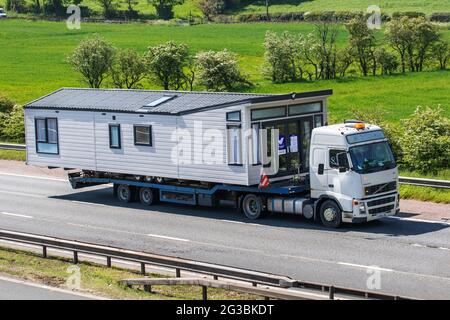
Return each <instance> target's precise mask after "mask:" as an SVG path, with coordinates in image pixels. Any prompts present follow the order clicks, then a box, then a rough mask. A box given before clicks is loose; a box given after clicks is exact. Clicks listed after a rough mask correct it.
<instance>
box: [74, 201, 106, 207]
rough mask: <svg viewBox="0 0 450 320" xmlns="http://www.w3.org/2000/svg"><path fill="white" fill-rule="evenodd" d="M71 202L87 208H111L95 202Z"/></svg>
mask: <svg viewBox="0 0 450 320" xmlns="http://www.w3.org/2000/svg"><path fill="white" fill-rule="evenodd" d="M70 202H72V203H76V204H84V205H87V206H97V207H110V206H108V205H106V204H101V203H94V202H84V201H78V200H70Z"/></svg>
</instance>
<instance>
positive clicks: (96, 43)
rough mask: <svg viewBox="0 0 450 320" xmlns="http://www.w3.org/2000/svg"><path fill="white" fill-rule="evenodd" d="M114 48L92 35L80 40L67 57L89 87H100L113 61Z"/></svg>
mask: <svg viewBox="0 0 450 320" xmlns="http://www.w3.org/2000/svg"><path fill="white" fill-rule="evenodd" d="M114 54H115V48H114V47H112V46H111V45H110V44H109V43H107V42H106V41H105V40H104V39H103V38H101V37H99V36H94V37H93V38H90V39H85V40H82V41H81V42H80V44H79V45H78V47H77V48H76V49H75V51H74V52H73V53H72V55H71V56H69V57H68V61H69V63H70V64H71V65H72V67H73V68H74V69H75V70H76V71H78V72H80V73H81V74H82V76H83V77H84V80H85V81H86V82H87V84H88V85H89V86H90V87H91V88H100V85H101V84H102V82H103V80H104V79H105V78H106V77H107V76H108V74H109V72H110V70H111V66H112V64H113V62H114Z"/></svg>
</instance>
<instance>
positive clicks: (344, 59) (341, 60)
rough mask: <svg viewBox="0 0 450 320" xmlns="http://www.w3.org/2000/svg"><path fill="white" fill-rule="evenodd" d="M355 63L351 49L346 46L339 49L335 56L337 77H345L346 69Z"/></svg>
mask: <svg viewBox="0 0 450 320" xmlns="http://www.w3.org/2000/svg"><path fill="white" fill-rule="evenodd" d="M354 61H355V52H354V50H353V48H352V47H350V46H346V47H344V48H342V49H339V50H338V51H337V54H336V73H337V76H339V77H341V78H342V77H345V73H346V72H347V70H348V68H349V67H350V66H351V65H352V63H353V62H354Z"/></svg>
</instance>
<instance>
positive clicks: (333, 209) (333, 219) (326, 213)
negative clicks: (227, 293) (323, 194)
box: [320, 200, 342, 228]
mask: <svg viewBox="0 0 450 320" xmlns="http://www.w3.org/2000/svg"><path fill="white" fill-rule="evenodd" d="M320 220H322V224H323V225H324V226H325V227H328V228H339V226H340V225H341V222H342V212H341V209H340V208H339V206H338V205H337V204H336V202H334V201H333V200H326V201H325V202H324V203H322V205H321V206H320Z"/></svg>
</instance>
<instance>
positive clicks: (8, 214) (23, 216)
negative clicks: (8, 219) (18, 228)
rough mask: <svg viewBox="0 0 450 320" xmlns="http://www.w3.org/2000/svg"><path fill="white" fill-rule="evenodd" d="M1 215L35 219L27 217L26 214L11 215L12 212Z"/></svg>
mask: <svg viewBox="0 0 450 320" xmlns="http://www.w3.org/2000/svg"><path fill="white" fill-rule="evenodd" d="M0 214H3V215H5V216H12V217H18V218H25V219H33V217H32V216H27V215H25V214H18V213H11V212H0Z"/></svg>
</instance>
